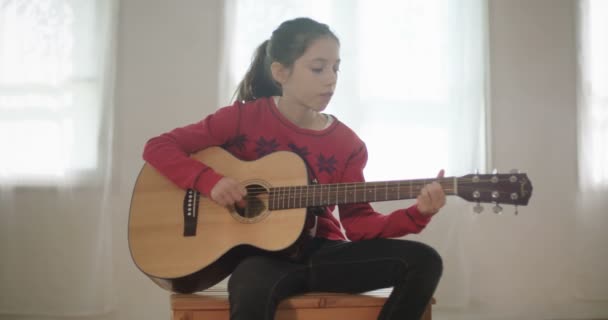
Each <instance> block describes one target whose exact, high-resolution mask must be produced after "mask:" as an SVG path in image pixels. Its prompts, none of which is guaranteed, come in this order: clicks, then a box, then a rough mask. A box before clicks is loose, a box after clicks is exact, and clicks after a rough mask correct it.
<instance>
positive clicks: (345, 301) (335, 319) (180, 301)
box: [171, 290, 435, 320]
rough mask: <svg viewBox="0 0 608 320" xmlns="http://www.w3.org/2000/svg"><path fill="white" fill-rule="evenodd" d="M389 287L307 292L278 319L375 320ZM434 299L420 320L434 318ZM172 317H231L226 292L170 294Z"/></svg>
mask: <svg viewBox="0 0 608 320" xmlns="http://www.w3.org/2000/svg"><path fill="white" fill-rule="evenodd" d="M389 293H390V290H378V291H373V292H369V293H365V294H339V293H307V294H303V295H299V296H295V297H291V298H288V299H285V300H284V301H282V302H281V303H280V304H279V306H278V308H277V313H276V317H275V319H276V320H313V319H314V320H341V319H348V320H372V319H377V318H378V314H379V313H380V309H381V308H382V305H384V302H385V301H386V298H387V296H388V294H389ZM434 303H435V299H432V300H431V301H430V302H429V304H428V306H427V308H426V311H425V313H424V315H423V316H422V318H421V320H431V305H432V304H434ZM171 309H172V310H173V320H228V319H229V318H230V317H229V303H228V293H227V292H226V291H205V292H202V293H198V294H173V295H171Z"/></svg>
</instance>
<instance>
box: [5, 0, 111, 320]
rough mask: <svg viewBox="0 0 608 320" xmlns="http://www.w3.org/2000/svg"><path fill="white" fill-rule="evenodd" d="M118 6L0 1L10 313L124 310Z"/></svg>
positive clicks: (106, 0) (64, 0) (88, 0)
mask: <svg viewBox="0 0 608 320" xmlns="http://www.w3.org/2000/svg"><path fill="white" fill-rule="evenodd" d="M117 9H118V6H117V0H0V150H1V151H0V152H1V154H2V155H1V156H0V317H2V318H10V317H11V315H24V316H27V315H29V316H33V315H36V316H82V315H95V314H102V313H105V312H108V311H109V310H110V309H111V308H112V304H113V302H112V300H111V297H112V282H113V278H112V260H111V257H112V256H111V252H110V249H111V243H110V238H109V237H110V235H111V230H110V219H111V215H110V212H108V210H109V209H108V208H109V203H108V197H109V188H108V186H109V179H110V176H111V175H110V169H111V161H110V160H111V141H112V139H111V138H112V135H111V133H112V118H113V114H112V112H113V96H112V92H113V86H114V84H113V74H114V70H113V66H114V54H113V52H114V33H115V24H116V18H117Z"/></svg>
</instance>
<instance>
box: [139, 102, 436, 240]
mask: <svg viewBox="0 0 608 320" xmlns="http://www.w3.org/2000/svg"><path fill="white" fill-rule="evenodd" d="M210 146H221V147H223V148H224V149H226V150H228V151H229V152H230V153H232V154H233V155H235V156H236V157H238V158H240V159H241V160H247V161H250V160H255V159H258V158H260V157H262V156H264V155H266V154H269V153H271V152H274V151H279V150H287V151H292V152H295V153H297V154H298V155H300V157H302V159H304V161H305V162H306V164H307V165H308V169H309V174H310V178H311V179H316V180H317V181H318V182H319V183H321V184H323V183H347V182H363V181H364V178H363V168H364V167H365V164H366V162H367V149H366V147H365V144H364V143H363V141H361V139H359V137H358V136H357V135H356V134H355V133H354V132H353V131H352V130H351V129H350V128H348V127H347V126H346V125H344V124H343V123H342V122H340V121H338V120H335V121H334V122H333V123H332V124H331V125H330V126H329V127H327V128H325V129H323V130H319V131H316V130H309V129H302V128H300V127H297V126H296V125H295V124H293V123H292V122H290V121H289V120H288V119H287V118H285V117H284V116H283V115H282V114H281V113H280V112H279V110H278V109H277V107H276V105H275V103H274V100H273V99H272V98H260V99H257V100H255V101H250V102H247V103H240V102H236V103H235V104H234V105H232V106H227V107H224V108H221V109H219V110H218V111H217V112H215V113H214V114H211V115H209V116H207V117H206V118H205V119H203V120H202V121H200V122H197V123H194V124H191V125H188V126H185V127H182V128H177V129H174V130H172V131H170V132H168V133H164V134H162V135H160V136H158V137H155V138H152V139H150V140H149V141H148V142H147V144H146V146H145V150H144V154H143V157H144V160H146V161H147V162H148V163H149V164H150V165H152V166H153V167H154V168H156V169H157V170H158V171H159V172H161V173H162V174H163V175H165V176H166V177H167V178H169V179H170V180H171V181H173V182H174V183H175V184H176V185H178V186H179V187H181V188H184V189H187V188H194V189H196V190H198V191H199V192H201V193H202V194H203V195H206V196H208V195H209V192H210V191H211V189H212V188H213V186H214V185H215V184H216V183H217V182H218V181H219V180H220V179H221V178H222V176H221V175H219V174H218V173H216V172H215V171H213V169H211V168H209V167H207V166H206V165H205V164H203V163H201V162H199V161H197V160H195V159H192V158H190V157H189V154H192V153H195V152H197V151H199V150H202V149H204V148H207V147H210ZM334 207H335V206H329V207H327V208H326V209H325V210H324V212H323V213H322V214H321V215H319V216H318V218H317V225H316V226H315V228H314V230H315V231H316V234H315V236H317V237H322V238H327V239H332V240H338V239H345V236H344V234H343V233H342V231H341V228H340V226H342V227H343V228H344V230H345V231H346V236H347V237H348V239H350V240H353V241H356V240H362V239H372V238H393V237H400V236H404V235H406V234H408V233H418V232H420V231H421V230H422V229H423V228H424V227H425V226H426V225H427V223H428V222H429V220H430V218H428V217H425V216H423V215H421V214H420V212H419V211H418V210H417V209H416V206H411V207H409V208H407V209H400V210H396V211H394V212H392V213H390V214H387V215H385V214H381V213H378V212H376V211H374V210H373V208H372V207H371V206H370V205H369V204H368V203H359V204H348V205H346V204H344V205H339V217H340V221H338V220H337V219H336V218H335V217H334V216H333V215H332V212H333V210H334Z"/></svg>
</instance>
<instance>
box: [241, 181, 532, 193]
mask: <svg viewBox="0 0 608 320" xmlns="http://www.w3.org/2000/svg"><path fill="white" fill-rule="evenodd" d="M435 181H437V180H412V183H411V184H412V186H416V187H418V186H420V185H426V184H429V183H431V182H435ZM500 182H508V183H513V184H516V183H517V182H521V180H518V181H515V182H511V180H510V179H498V180H496V182H494V181H492V180H482V179H480V180H478V181H473V179H459V180H457V182H456V183H457V185H458V187H459V188H461V187H466V186H478V185H479V184H482V183H492V184H497V183H500ZM439 183H440V184H441V185H446V186H453V185H454V181H453V180H442V181H439ZM395 185H398V187H400V188H408V187H409V185H410V183H409V182H408V181H403V182H398V181H389V182H374V181H370V182H353V183H335V184H313V185H297V186H276V187H271V188H269V189H270V190H273V189H282V188H290V190H292V189H294V188H307V189H323V188H324V189H325V190H324V191H326V190H327V189H333V188H337V189H339V188H353V187H354V189H355V190H358V189H369V188H374V187H375V188H396V186H395ZM247 190H252V191H260V190H263V191H266V190H268V189H267V188H264V187H249V188H247Z"/></svg>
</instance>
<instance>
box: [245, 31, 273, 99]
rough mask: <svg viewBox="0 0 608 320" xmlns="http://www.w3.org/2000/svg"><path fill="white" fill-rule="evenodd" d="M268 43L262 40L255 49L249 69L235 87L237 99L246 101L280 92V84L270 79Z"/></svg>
mask: <svg viewBox="0 0 608 320" xmlns="http://www.w3.org/2000/svg"><path fill="white" fill-rule="evenodd" d="M268 43H269V40H266V41H264V42H262V44H260V45H259V46H258V48H257V49H256V50H255V55H254V57H253V60H252V61H251V65H250V66H249V70H247V73H246V74H245V77H244V78H243V80H242V81H241V83H239V85H238V87H237V89H236V92H235V95H236V99H237V101H244V102H246V101H251V100H255V99H257V98H261V97H271V96H277V95H278V96H280V95H281V94H282V90H281V88H280V86H279V85H278V84H277V83H276V82H275V81H274V79H272V75H271V73H270V57H269V56H268V54H267V52H266V50H267V46H268Z"/></svg>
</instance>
